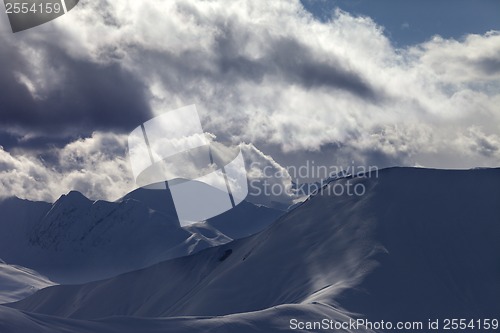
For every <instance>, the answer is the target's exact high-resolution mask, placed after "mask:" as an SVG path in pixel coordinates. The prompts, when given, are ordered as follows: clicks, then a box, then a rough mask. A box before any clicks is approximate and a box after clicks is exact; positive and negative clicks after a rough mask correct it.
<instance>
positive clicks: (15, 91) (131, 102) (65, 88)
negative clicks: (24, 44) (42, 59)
mask: <svg viewBox="0 0 500 333" xmlns="http://www.w3.org/2000/svg"><path fill="white" fill-rule="evenodd" d="M40 47H41V48H44V46H40ZM16 51H19V50H16V48H13V49H11V50H10V51H4V52H2V54H1V55H0V57H1V58H2V59H0V61H1V63H2V64H6V63H8V64H9V65H10V66H9V67H7V66H0V91H2V94H0V124H1V126H2V127H3V128H4V129H5V128H7V129H8V128H15V129H16V130H17V131H20V132H21V133H22V132H31V133H36V134H37V135H49V136H54V135H56V136H71V137H74V136H75V134H76V135H77V136H79V135H87V134H89V133H91V132H93V131H95V130H115V131H121V132H122V131H128V130H131V129H133V128H134V127H135V126H137V125H138V124H140V123H142V122H143V121H144V120H147V119H149V118H151V111H150V108H149V105H148V102H147V96H146V92H145V87H144V85H143V84H142V83H141V82H140V81H139V80H138V79H136V78H135V77H134V76H133V75H132V74H131V73H128V72H127V71H125V70H124V69H123V68H122V67H121V66H120V65H119V64H116V63H111V64H106V65H100V64H96V63H92V62H89V61H85V60H76V59H74V58H71V57H69V56H68V55H67V54H66V53H64V52H62V51H60V50H57V49H49V48H47V47H46V46H45V49H44V51H45V52H47V54H48V56H47V63H44V64H43V66H48V67H49V68H54V69H57V70H58V72H59V73H63V75H62V76H63V77H62V78H59V79H60V80H61V82H62V83H61V84H60V85H58V87H57V88H56V89H53V90H48V91H49V92H48V94H47V95H46V96H43V97H41V98H36V97H33V96H32V94H31V93H30V91H29V90H28V88H27V87H26V86H25V85H24V84H22V83H20V82H19V80H18V79H17V78H16V74H15V73H16V72H17V73H25V72H26V68H27V67H28V66H27V64H26V63H24V61H23V60H22V58H21V57H20V56H19V54H18V53H17V52H16ZM27 76H28V77H29V74H28V75H27Z"/></svg>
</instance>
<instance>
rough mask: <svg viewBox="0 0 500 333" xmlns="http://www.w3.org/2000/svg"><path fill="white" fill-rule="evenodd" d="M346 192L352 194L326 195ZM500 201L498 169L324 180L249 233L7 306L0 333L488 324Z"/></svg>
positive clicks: (494, 291) (496, 283) (498, 276)
mask: <svg viewBox="0 0 500 333" xmlns="http://www.w3.org/2000/svg"><path fill="white" fill-rule="evenodd" d="M355 185H358V186H363V188H364V189H365V190H366V191H365V192H364V195H359V196H358V195H349V194H348V193H347V192H344V193H342V194H341V195H339V194H338V191H334V189H335V188H337V189H338V188H339V186H343V187H344V188H347V186H355ZM499 202H500V169H483V170H460V171H458V170H455V171H450V170H427V169H416V168H391V169H385V170H381V171H380V172H379V174H378V177H375V175H370V176H369V177H356V178H349V177H347V178H342V179H337V180H334V181H332V182H331V183H330V184H328V186H326V187H325V188H324V189H323V191H322V192H320V193H318V194H317V195H315V196H313V197H311V198H310V199H309V200H307V201H306V202H304V203H303V204H302V205H300V206H298V207H297V208H295V209H294V210H292V211H291V212H288V213H287V214H286V215H284V216H282V217H281V218H279V219H278V220H277V221H276V222H274V223H273V224H272V225H271V227H269V228H267V229H265V230H264V231H262V232H260V233H258V234H256V235H253V236H251V237H247V238H244V239H240V240H236V241H233V242H230V243H228V244H224V245H222V246H218V247H213V248H207V249H205V250H203V251H200V252H198V253H196V254H194V255H191V256H187V257H182V258H176V259H172V260H169V261H165V262H161V263H158V264H155V265H153V266H151V267H148V268H145V269H141V270H138V271H134V272H129V273H125V274H122V275H119V276H116V277H114V278H111V279H106V280H102V281H96V282H91V283H86V284H81V285H60V286H53V287H49V288H46V289H43V290H40V291H38V292H37V293H35V294H34V295H32V296H30V297H28V298H26V299H24V300H22V301H19V302H16V303H12V304H10V305H9V307H11V308H14V309H19V310H22V311H27V312H16V310H13V309H8V308H4V307H0V318H1V320H0V328H1V329H3V331H5V332H16V329H19V328H25V329H28V330H29V331H30V332H63V331H64V332H138V331H140V332H158V331H168V332H170V331H172V332H187V331H188V330H189V331H190V332H192V331H199V332H205V331H207V330H215V331H217V332H234V331H235V330H237V331H238V332H284V331H289V329H290V327H289V323H290V320H291V319H293V318H295V319H298V320H308V321H313V320H321V319H323V318H329V319H332V320H334V321H347V320H349V318H352V317H359V316H362V317H364V318H367V319H368V320H371V321H380V320H384V321H402V320H413V321H422V322H425V323H427V320H428V319H433V318H440V319H442V318H450V317H452V318H471V319H474V318H496V317H498V314H499V313H500V302H499V301H498V300H499V299H500V271H499V270H498V263H499V262H500V242H498V240H499V239H500V205H499V204H498V203H499ZM186 316H187V317H186ZM138 317H141V318H138ZM148 317H149V318H150V319H148ZM159 317H161V319H156V318H159ZM99 318H101V319H99ZM97 319H98V320H97ZM2 325H3V326H2ZM3 331H2V332H3ZM302 331H303V332H319V331H321V330H319V329H310V330H302ZM336 331H346V332H348V331H353V330H350V329H345V330H336ZM354 331H356V332H361V331H364V330H354Z"/></svg>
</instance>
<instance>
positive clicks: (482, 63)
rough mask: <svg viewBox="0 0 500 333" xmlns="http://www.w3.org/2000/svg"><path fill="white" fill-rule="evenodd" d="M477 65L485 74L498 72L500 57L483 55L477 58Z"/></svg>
mask: <svg viewBox="0 0 500 333" xmlns="http://www.w3.org/2000/svg"><path fill="white" fill-rule="evenodd" d="M477 65H478V66H479V68H480V69H481V70H483V71H484V72H485V73H486V74H497V73H499V72H500V59H499V58H497V57H487V58H486V57H485V58H483V59H481V60H479V61H478V62H477Z"/></svg>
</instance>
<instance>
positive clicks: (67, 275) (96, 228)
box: [0, 189, 282, 283]
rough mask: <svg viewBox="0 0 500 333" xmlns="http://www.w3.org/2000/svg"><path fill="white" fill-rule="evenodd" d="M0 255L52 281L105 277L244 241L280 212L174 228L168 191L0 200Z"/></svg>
mask: <svg viewBox="0 0 500 333" xmlns="http://www.w3.org/2000/svg"><path fill="white" fill-rule="evenodd" d="M0 212H2V215H3V216H4V217H3V218H2V222H1V223H0V257H2V258H3V259H4V260H5V261H6V262H8V263H10V264H18V265H22V266H25V267H29V268H31V269H34V270H36V271H39V272H41V273H42V274H44V275H46V276H48V277H49V278H51V279H52V280H53V281H57V282H64V283H78V282H80V283H81V282H86V281H91V280H97V279H102V278H105V277H111V276H114V275H117V274H120V273H123V272H127V271H132V270H135V269H139V268H143V267H147V266H149V265H152V264H154V263H157V262H160V261H163V260H166V259H170V258H175V257H180V256H185V255H189V254H192V253H195V252H197V251H199V250H202V249H205V248H207V247H211V246H216V245H221V244H225V243H227V242H230V241H231V240H233V239H235V238H240V237H245V236H249V235H251V234H254V233H256V232H258V231H260V230H262V229H264V228H265V227H267V226H268V225H269V224H270V223H271V222H272V221H273V220H275V219H276V218H277V217H278V216H279V215H281V214H282V212H281V211H278V210H275V209H269V208H266V207H259V206H256V205H253V204H250V203H248V202H243V203H242V204H240V205H239V206H237V207H236V209H234V210H232V211H230V212H228V213H226V214H222V215H219V216H217V217H215V218H213V219H211V220H209V221H207V223H197V224H195V225H191V226H189V227H186V228H181V227H180V225H179V222H178V220H177V216H176V215H175V210H174V207H173V202H172V201H171V198H170V196H169V193H168V191H167V190H164V191H158V190H145V189H138V190H135V191H134V192H132V193H129V194H128V195H127V196H125V197H124V198H122V199H120V200H118V201H117V202H106V201H92V200H89V199H87V198H86V197H85V196H83V195H82V194H81V193H79V192H70V193H68V194H67V195H63V196H62V197H61V198H59V199H58V200H57V201H56V202H55V203H54V204H52V205H51V204H48V203H41V202H30V201H27V200H21V199H17V198H11V199H7V200H4V201H2V202H0Z"/></svg>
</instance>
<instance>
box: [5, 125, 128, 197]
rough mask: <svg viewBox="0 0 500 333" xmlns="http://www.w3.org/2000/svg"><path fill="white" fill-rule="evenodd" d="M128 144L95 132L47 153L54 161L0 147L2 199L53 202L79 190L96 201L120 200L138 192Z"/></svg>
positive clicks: (107, 134) (116, 137) (121, 137)
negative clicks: (129, 157) (135, 186)
mask: <svg viewBox="0 0 500 333" xmlns="http://www.w3.org/2000/svg"><path fill="white" fill-rule="evenodd" d="M125 142H126V141H124V137H123V136H119V135H115V134H110V133H94V135H93V136H92V137H89V138H86V139H81V140H77V141H74V142H71V143H69V144H67V145H66V146H65V147H64V148H62V149H54V150H52V151H49V152H45V153H46V154H47V153H49V154H51V155H52V156H51V157H50V162H47V161H46V160H45V159H44V158H43V157H41V156H39V155H38V154H36V153H33V152H24V151H23V152H20V153H18V154H14V153H11V152H8V151H6V150H4V148H3V147H0V185H1V186H0V188H1V190H0V198H4V197H9V196H13V195H16V196H18V197H20V198H25V199H31V200H42V201H49V202H53V201H54V200H56V199H57V198H58V197H59V196H60V195H61V194H65V193H67V192H69V191H71V190H77V191H80V192H82V193H84V194H85V195H86V196H88V197H89V198H93V199H96V200H97V199H108V200H116V199H118V198H119V197H121V196H123V195H124V194H126V193H127V192H129V191H130V190H132V189H134V183H133V179H132V177H131V172H130V170H129V161H128V160H127V158H126V155H125V146H124V143H125Z"/></svg>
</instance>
